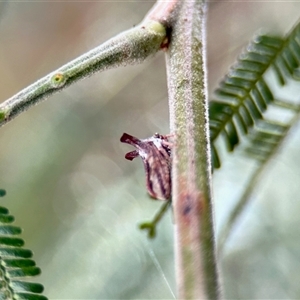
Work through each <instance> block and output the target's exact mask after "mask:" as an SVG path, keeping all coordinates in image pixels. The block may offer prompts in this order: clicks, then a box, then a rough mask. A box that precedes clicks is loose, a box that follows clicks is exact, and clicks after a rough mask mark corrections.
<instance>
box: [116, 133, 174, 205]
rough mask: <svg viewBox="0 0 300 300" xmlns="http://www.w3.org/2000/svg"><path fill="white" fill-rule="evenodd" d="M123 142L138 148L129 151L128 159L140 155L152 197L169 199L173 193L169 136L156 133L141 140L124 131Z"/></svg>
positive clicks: (126, 156)
mask: <svg viewBox="0 0 300 300" xmlns="http://www.w3.org/2000/svg"><path fill="white" fill-rule="evenodd" d="M121 142H122V143H127V144H130V145H132V146H134V147H135V148H136V149H137V150H134V151H131V152H128V153H127V154H126V155H125V158H126V159H129V160H133V159H134V158H136V157H137V156H140V157H141V158H142V160H143V164H144V168H145V172H146V185H147V189H148V193H149V194H150V196H151V197H153V198H155V199H159V200H168V199H170V195H171V157H170V156H171V143H170V142H169V141H168V138H167V136H164V135H160V134H158V133H156V134H154V135H153V136H152V137H150V138H148V139H143V140H140V139H138V138H136V137H134V136H131V135H129V134H127V133H124V134H123V135H122V137H121Z"/></svg>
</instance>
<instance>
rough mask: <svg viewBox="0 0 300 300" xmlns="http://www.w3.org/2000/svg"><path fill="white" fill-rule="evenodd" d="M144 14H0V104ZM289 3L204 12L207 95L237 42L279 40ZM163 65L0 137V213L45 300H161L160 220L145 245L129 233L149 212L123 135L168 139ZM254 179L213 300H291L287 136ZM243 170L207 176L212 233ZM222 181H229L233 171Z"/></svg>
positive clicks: (40, 8)
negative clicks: (12, 221)
mask: <svg viewBox="0 0 300 300" xmlns="http://www.w3.org/2000/svg"><path fill="white" fill-rule="evenodd" d="M153 3H154V1H136V2H134V1H133V2H129V1H118V2H111V1H105V2H104V1H81V2H74V1H65V2H56V1H35V2H25V1H24V2H22V1H21V2H1V3H0V76H1V81H0V99H1V101H4V100H5V99H7V98H9V97H10V96H12V95H13V94H15V93H17V92H18V91H20V90H21V89H22V88H24V87H26V86H27V85H29V84H30V83H32V82H34V81H35V80H37V79H39V78H40V77H42V76H44V75H46V74H48V73H49V72H51V71H53V70H55V69H56V68H58V67H60V66H61V65H63V64H64V63H66V62H68V61H69V60H71V59H73V58H76V57H77V56H78V55H80V54H82V53H84V52H85V51H88V50H90V49H92V48H93V47H95V46H97V45H99V44H100V43H102V42H104V41H105V40H107V39H108V38H110V37H112V36H114V35H115V34H117V33H119V32H120V31H123V30H125V29H128V28H131V27H132V26H134V25H136V24H138V23H139V22H140V21H141V20H142V18H143V16H144V15H145V14H146V13H147V11H148V10H149V9H150V8H151V7H152V5H153ZM299 12H300V3H299V2H298V3H297V2H248V1H242V2H225V1H220V2H212V3H210V7H209V18H208V37H207V42H208V49H207V53H208V62H207V64H208V72H209V73H208V82H209V93H210V95H211V93H212V90H213V89H214V88H216V87H217V84H218V82H219V81H220V79H221V78H222V77H223V76H224V74H225V73H226V72H227V70H228V67H229V66H230V65H231V64H233V62H234V60H235V58H236V57H237V55H238V54H239V53H240V52H241V50H242V49H243V48H244V47H245V46H246V45H247V44H248V41H249V40H250V39H251V37H252V36H253V35H254V34H255V33H257V32H259V30H261V29H265V30H267V31H269V32H277V33H281V34H282V33H285V32H287V31H288V30H290V28H291V27H292V26H293V24H294V23H295V22H296V21H297V20H298V18H299ZM299 92H300V88H298V90H297V88H294V89H293V90H292V93H293V96H294V98H296V99H298V100H300V99H299V98H300V97H299V95H300V93H299ZM168 122H169V116H168V107H167V86H166V75H165V62H164V54H163V53H159V54H157V55H156V56H155V57H153V58H150V59H149V60H147V61H146V62H144V63H143V64H141V65H138V66H129V67H126V68H119V69H116V70H110V71H107V72H105V73H101V74H96V75H94V76H93V77H91V78H89V79H86V80H84V81H82V82H79V83H77V84H76V85H74V86H72V87H70V88H68V89H67V90H64V91H63V92H62V93H60V94H58V95H55V96H53V97H51V98H50V99H48V101H46V102H43V103H41V104H39V105H38V106H36V107H34V108H32V109H30V110H29V111H28V112H26V113H24V114H22V115H21V116H19V117H18V118H16V119H15V120H14V121H13V122H11V123H9V124H7V125H6V126H4V127H2V128H1V133H0V143H1V147H0V155H1V162H0V178H1V181H0V188H5V189H6V190H7V196H6V197H5V198H3V200H2V199H1V202H2V204H1V205H4V206H6V207H8V208H9V209H10V211H11V213H12V214H13V215H15V217H16V220H17V224H18V225H20V226H21V227H23V228H24V234H23V238H24V239H25V241H26V247H27V248H30V249H32V250H33V251H34V253H35V257H34V258H35V260H36V262H37V264H38V266H40V267H41V268H42V270H43V273H42V276H41V277H39V281H40V282H42V283H43V284H44V285H45V288H46V290H45V295H47V296H48V297H49V298H50V299H173V298H174V294H175V293H176V287H175V276H174V254H173V219H172V213H171V212H169V214H168V215H167V217H165V218H164V220H163V221H162V223H161V224H160V225H159V232H158V236H157V238H156V239H155V240H148V239H147V237H146V234H145V233H144V232H141V231H139V230H138V229H137V224H138V223H139V222H140V221H143V220H148V219H151V217H152V216H153V214H154V213H155V212H156V210H157V209H158V208H159V207H160V202H157V201H153V200H150V199H149V198H148V196H147V194H146V189H145V178H144V171H143V167H142V163H141V161H140V160H139V159H136V160H134V161H133V162H129V161H126V160H125V159H124V155H125V153H126V152H128V151H131V150H133V149H132V148H131V147H129V146H128V145H124V144H121V143H120V142H119V139H120V137H121V135H122V133H123V132H127V133H130V134H132V135H135V136H137V137H140V138H145V137H149V136H150V135H152V134H153V133H154V132H160V133H162V134H165V133H168V132H169V129H168ZM285 144H286V145H285V146H286V147H285V148H283V149H282V151H281V153H280V154H279V155H278V156H277V157H276V159H274V160H273V161H272V164H271V165H270V166H269V168H268V170H266V173H265V177H264V180H263V181H262V182H261V183H260V185H259V186H257V189H256V190H255V193H254V194H253V199H252V202H251V204H250V205H249V206H248V209H247V210H246V211H245V213H244V214H243V216H242V218H241V220H240V222H239V223H238V226H237V227H236V228H235V230H234V232H233V235H232V236H231V238H230V240H229V243H228V245H227V247H226V248H225V251H224V253H223V255H221V256H220V257H219V260H220V267H221V273H222V281H223V283H224V284H225V291H224V293H225V297H226V298H227V299H291V298H294V299H297V298H300V287H299V269H300V234H299V230H298V228H299V227H300V217H299V215H300V213H299V211H300V203H299V202H300V201H299V192H300V187H299V182H300V171H299V170H300V168H299V167H300V162H299V159H298V157H299V149H300V128H299V126H298V128H295V129H294V130H293V131H292V133H291V135H290V136H289V138H288V139H287V140H286V143H285ZM251 168H252V165H251V162H248V161H247V160H243V159H241V158H240V159H236V158H232V157H229V158H228V159H227V160H226V162H225V163H224V166H223V167H222V169H221V170H220V171H217V172H215V174H214V188H215V190H214V194H215V203H216V213H215V219H216V228H217V232H218V233H219V229H220V228H221V227H222V222H224V220H225V219H226V216H227V215H228V213H229V211H230V209H231V208H232V206H233V204H234V201H235V200H236V199H237V197H238V195H239V194H240V193H241V191H242V190H243V186H244V184H245V182H246V180H247V174H248V173H249V170H250V171H251ZM233 169H234V170H233Z"/></svg>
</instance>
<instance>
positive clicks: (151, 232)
mask: <svg viewBox="0 0 300 300" xmlns="http://www.w3.org/2000/svg"><path fill="white" fill-rule="evenodd" d="M170 205H171V200H169V201H166V202H165V203H164V204H163V205H162V206H161V207H160V209H159V211H158V212H157V213H156V215H155V216H154V218H153V220H152V221H150V222H149V221H148V222H143V223H141V224H140V225H139V228H140V229H142V230H143V229H145V230H148V237H149V238H150V239H153V238H155V236H156V226H157V224H158V223H159V221H160V220H161V219H162V217H163V216H164V215H165V213H166V211H167V210H168V208H169V207H170Z"/></svg>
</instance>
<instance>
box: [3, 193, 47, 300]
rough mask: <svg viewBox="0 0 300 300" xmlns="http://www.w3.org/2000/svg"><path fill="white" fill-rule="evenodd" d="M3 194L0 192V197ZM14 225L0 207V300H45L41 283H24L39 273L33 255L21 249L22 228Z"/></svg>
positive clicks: (7, 212)
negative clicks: (20, 235) (20, 236)
mask: <svg viewBox="0 0 300 300" xmlns="http://www.w3.org/2000/svg"><path fill="white" fill-rule="evenodd" d="M4 195H5V192H4V190H0V197H1V196H4ZM13 222H14V217H13V216H11V215H10V214H9V211H8V210H7V209H6V208H4V207H0V299H24V300H47V298H46V297H45V296H43V295H41V293H42V292H43V286H42V285H41V284H39V283H33V282H29V281H27V279H29V278H30V277H32V276H36V275H38V274H40V272H41V271H40V269H39V268H38V267H36V265H35V262H34V261H33V260H32V259H31V257H32V252H31V251H30V250H27V249H24V248H22V247H23V245H24V241H23V240H22V239H21V238H19V237H17V235H19V234H20V233H21V228H19V227H17V226H13V225H11V223H13Z"/></svg>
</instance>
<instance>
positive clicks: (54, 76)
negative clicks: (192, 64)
mask: <svg viewBox="0 0 300 300" xmlns="http://www.w3.org/2000/svg"><path fill="white" fill-rule="evenodd" d="M165 38H166V29H165V26H164V25H162V24H161V23H160V22H158V21H155V20H153V19H150V18H146V19H145V20H144V21H143V22H142V23H141V24H140V25H139V26H137V27H135V28H132V29H131V30H128V31H125V32H123V33H121V34H119V35H117V36H116V37H114V38H112V39H110V40H108V41H107V42H106V43H104V44H102V45H100V46H99V47H97V48H95V49H93V50H91V51H89V52H87V53H85V54H83V55H82V56H80V57H78V58H77V59H75V60H73V61H71V62H69V63H67V64H66V65H64V66H62V67H61V68H59V69H57V70H56V71H54V72H52V73H51V74H49V75H47V76H45V77H44V78H42V79H40V80H38V81H37V82H35V83H33V84H32V85H30V86H29V87H27V88H25V89H24V90H22V91H20V92H19V93H18V94H16V95H15V96H13V97H11V98H10V99H8V100H6V101H5V102H3V103H1V105H0V126H1V125H3V124H5V123H7V122H8V121H10V120H11V119H13V118H14V117H16V116H17V115H18V114H20V113H21V112H22V111H25V110H27V109H28V108H29V107H30V106H32V105H34V104H37V103H38V102H40V101H41V100H43V99H46V98H47V97H49V96H50V95H51V94H53V93H55V92H58V91H60V90H62V89H63V88H65V87H67V86H69V85H71V84H73V83H74V82H76V81H77V80H79V79H82V78H85V77H87V76H90V75H92V74H93V73H95V72H96V71H103V70H106V69H109V68H114V67H118V66H124V65H127V64H134V63H140V62H142V61H143V60H145V59H146V58H147V57H148V56H150V55H152V54H154V53H156V52H157V51H158V50H159V49H160V48H161V45H162V44H163V42H164V40H165Z"/></svg>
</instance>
